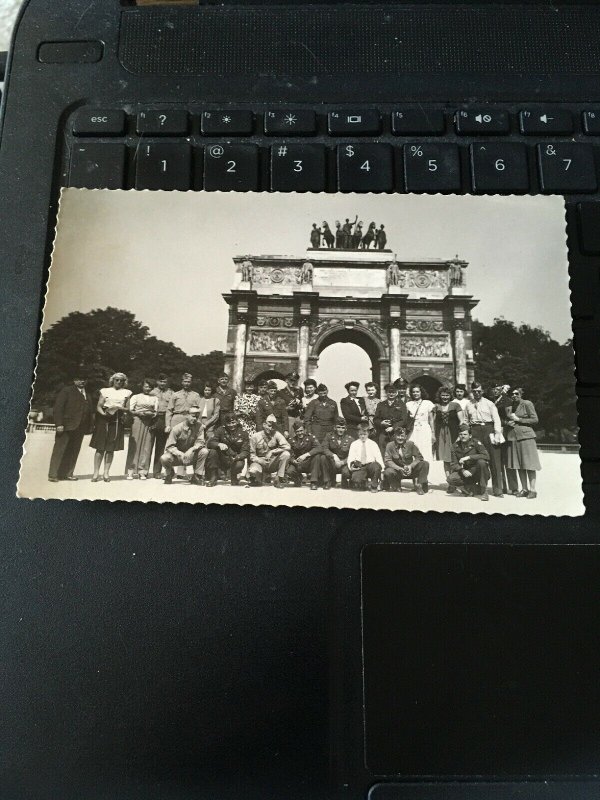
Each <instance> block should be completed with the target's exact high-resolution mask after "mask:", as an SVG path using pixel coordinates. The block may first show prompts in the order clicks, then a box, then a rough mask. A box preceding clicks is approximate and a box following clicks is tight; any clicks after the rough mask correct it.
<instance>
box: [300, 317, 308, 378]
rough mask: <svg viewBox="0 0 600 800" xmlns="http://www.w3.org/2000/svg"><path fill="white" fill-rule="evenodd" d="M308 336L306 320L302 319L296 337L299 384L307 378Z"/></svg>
mask: <svg viewBox="0 0 600 800" xmlns="http://www.w3.org/2000/svg"><path fill="white" fill-rule="evenodd" d="M309 334H310V330H309V325H308V320H307V319H303V320H301V322H300V331H299V335H298V374H299V375H300V383H303V382H304V381H305V380H306V379H307V378H308V352H309V341H308V340H309Z"/></svg>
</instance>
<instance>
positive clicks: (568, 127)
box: [519, 108, 573, 136]
mask: <svg viewBox="0 0 600 800" xmlns="http://www.w3.org/2000/svg"><path fill="white" fill-rule="evenodd" d="M519 125H520V128H521V133H524V134H526V135H535V136H545V135H548V136H555V135H556V134H557V133H565V134H567V133H573V115H572V114H571V112H570V111H565V110H564V109H562V108H547V109H537V110H536V111H533V110H531V109H525V110H524V111H521V113H520V114H519Z"/></svg>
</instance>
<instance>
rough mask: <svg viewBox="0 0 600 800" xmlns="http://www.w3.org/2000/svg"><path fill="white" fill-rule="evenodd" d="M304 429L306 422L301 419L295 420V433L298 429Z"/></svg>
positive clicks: (293, 424)
mask: <svg viewBox="0 0 600 800" xmlns="http://www.w3.org/2000/svg"><path fill="white" fill-rule="evenodd" d="M303 427H304V422H303V421H302V420H301V419H297V420H294V422H293V423H292V428H293V429H294V430H295V431H297V430H298V428H303Z"/></svg>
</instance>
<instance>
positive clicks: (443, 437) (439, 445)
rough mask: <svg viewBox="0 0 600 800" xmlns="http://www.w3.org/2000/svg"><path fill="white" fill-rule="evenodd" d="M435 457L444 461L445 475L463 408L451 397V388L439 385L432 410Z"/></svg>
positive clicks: (447, 473) (461, 418) (461, 420)
mask: <svg viewBox="0 0 600 800" xmlns="http://www.w3.org/2000/svg"><path fill="white" fill-rule="evenodd" d="M433 417H434V420H433V432H434V436H435V447H434V449H435V457H436V459H437V460H438V461H443V462H444V472H445V474H446V477H447V476H448V475H449V474H450V461H451V459H452V445H453V444H454V442H455V441H456V439H457V438H458V426H459V425H461V424H462V422H463V419H464V417H463V410H462V408H461V405H460V403H459V402H458V400H453V399H452V389H449V388H448V387H447V386H440V388H439V389H438V393H437V396H436V398H435V406H434V410H433Z"/></svg>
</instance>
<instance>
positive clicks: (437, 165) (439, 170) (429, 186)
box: [404, 143, 461, 192]
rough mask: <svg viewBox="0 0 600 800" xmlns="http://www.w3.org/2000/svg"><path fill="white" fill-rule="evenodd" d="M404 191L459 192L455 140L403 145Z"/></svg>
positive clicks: (458, 163) (458, 167)
mask: <svg viewBox="0 0 600 800" xmlns="http://www.w3.org/2000/svg"><path fill="white" fill-rule="evenodd" d="M404 180H405V184H406V191H407V192H459V191H460V189H461V185H460V158H459V154H458V147H457V145H455V144H427V143H423V144H418V143H415V144H407V145H405V146H404Z"/></svg>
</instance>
